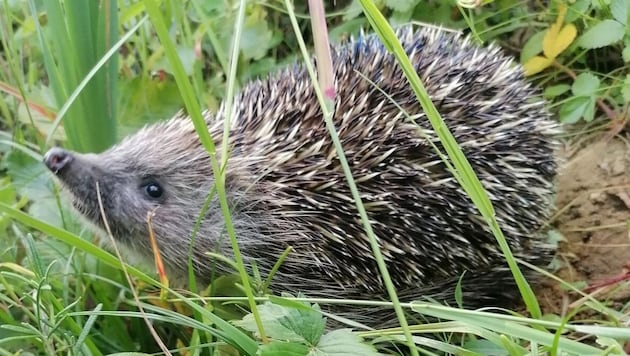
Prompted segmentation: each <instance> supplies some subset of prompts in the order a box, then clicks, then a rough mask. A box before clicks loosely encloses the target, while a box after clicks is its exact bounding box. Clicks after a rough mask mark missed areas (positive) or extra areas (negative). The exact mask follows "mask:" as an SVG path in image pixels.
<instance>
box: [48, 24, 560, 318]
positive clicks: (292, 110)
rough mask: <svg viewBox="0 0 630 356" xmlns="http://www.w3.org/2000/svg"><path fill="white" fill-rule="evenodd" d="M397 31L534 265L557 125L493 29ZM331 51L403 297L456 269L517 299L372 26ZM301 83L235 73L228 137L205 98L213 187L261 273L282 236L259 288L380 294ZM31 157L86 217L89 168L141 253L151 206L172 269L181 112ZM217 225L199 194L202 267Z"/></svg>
mask: <svg viewBox="0 0 630 356" xmlns="http://www.w3.org/2000/svg"><path fill="white" fill-rule="evenodd" d="M397 35H398V37H399V38H400V39H401V41H402V44H403V47H404V48H405V49H406V51H407V54H408V55H409V57H410V59H411V60H412V63H413V64H414V66H415V68H416V71H417V72H418V74H419V75H420V77H421V79H422V80H423V82H424V84H425V86H426V88H427V91H428V92H429V94H430V96H431V99H432V100H433V102H434V103H435V105H436V107H437V109H438V110H439V112H440V114H441V115H442V117H443V119H444V120H445V122H446V124H447V126H448V127H449V129H450V130H451V132H452V133H453V135H454V136H455V138H456V140H457V141H458V143H459V144H460V146H461V147H462V150H463V151H464V154H465V155H466V157H467V158H468V160H469V161H470V162H471V165H472V167H473V169H474V170H475V172H476V173H477V175H478V177H479V179H480V181H481V182H482V184H483V186H484V188H485V189H486V190H487V192H488V194H489V196H490V198H491V200H492V203H493V205H494V207H495V210H496V214H497V220H498V222H499V224H500V225H501V228H502V229H503V231H504V233H505V235H506V238H507V240H508V243H509V244H510V247H511V249H512V251H514V254H515V256H517V257H518V258H521V259H523V260H525V261H527V262H529V263H532V264H534V265H538V266H545V265H546V264H547V263H548V262H549V261H550V259H551V257H552V256H553V253H554V250H553V248H552V247H550V246H547V245H545V244H544V242H543V237H544V231H541V228H542V226H543V224H544V223H545V222H546V221H547V219H548V217H549V215H550V213H551V210H552V207H553V203H552V202H553V197H554V184H553V183H554V178H555V175H556V170H557V163H556V161H555V158H554V151H555V150H556V148H557V147H558V144H559V142H558V140H557V138H556V137H557V134H558V133H559V132H560V129H559V126H558V124H557V123H556V122H555V121H554V120H552V118H551V117H550V114H549V113H548V112H547V110H546V109H545V103H544V101H543V100H542V99H541V98H540V96H539V93H538V91H537V90H536V89H535V88H533V87H532V86H531V85H530V84H528V83H527V82H526V81H525V80H524V78H523V75H522V70H521V68H520V67H519V66H518V65H516V64H515V63H514V62H513V61H512V59H510V58H509V57H507V56H506V55H504V54H503V53H502V52H501V50H500V49H499V48H497V47H496V46H493V45H491V46H488V47H478V46H476V45H475V44H473V43H471V42H470V40H469V39H468V38H466V37H462V36H460V35H458V34H454V33H449V32H446V31H442V30H436V29H421V30H417V31H415V30H413V29H412V28H411V27H403V28H401V29H399V30H398V31H397ZM332 58H333V64H334V70H335V77H336V89H337V97H336V108H337V109H336V113H335V115H334V121H335V125H336V126H337V130H338V133H339V136H340V139H341V142H342V145H343V147H344V152H345V153H346V155H347V158H348V161H349V164H350V166H351V169H352V174H353V176H354V177H355V179H356V181H357V184H358V189H359V191H360V193H361V198H362V199H363V202H364V204H365V206H366V209H367V212H368V215H369V217H370V220H371V224H372V226H373V229H374V231H375V233H376V235H377V237H378V238H379V241H380V248H381V250H382V252H383V255H384V258H385V260H386V263H387V265H388V269H389V270H390V272H391V274H392V278H393V280H394V283H395V286H396V288H397V290H398V293H399V295H400V296H401V297H402V299H403V300H407V301H410V300H417V299H421V298H423V297H429V298H433V299H436V300H440V301H446V302H449V303H453V300H454V297H453V294H454V287H455V285H456V284H457V282H458V280H459V278H460V277H461V276H462V274H463V275H464V277H463V280H462V286H463V303H464V306H465V307H470V308H473V307H480V306H504V305H506V304H509V303H512V302H514V301H515V300H517V298H518V297H519V293H518V289H517V288H516V286H515V283H514V281H513V278H512V275H511V273H510V271H509V269H508V267H507V264H506V262H505V259H504V257H503V255H502V253H501V251H500V248H499V247H498V244H497V243H496V241H495V239H494V237H493V235H492V234H491V233H490V232H489V229H488V227H487V226H486V224H485V222H484V221H483V219H482V218H481V217H480V216H479V213H478V212H477V210H476V208H475V207H474V206H473V204H472V202H471V201H470V199H469V198H468V197H467V196H466V194H465V192H464V191H463V189H462V188H461V187H460V186H459V185H458V183H457V182H456V180H455V178H454V177H453V176H452V174H451V173H450V172H449V171H448V170H447V169H446V166H445V165H444V163H443V162H442V160H441V159H440V157H439V156H438V155H437V154H436V152H435V151H434V149H433V148H432V147H431V145H430V143H429V142H428V141H427V140H430V141H432V142H433V143H435V144H437V146H438V147H440V148H441V145H440V144H439V140H438V139H437V136H436V135H435V133H434V132H433V131H432V128H431V126H430V124H429V122H428V120H427V118H426V115H425V114H424V113H423V111H422V108H421V107H420V104H419V103H418V102H417V100H416V97H415V95H414V93H413V91H412V89H411V88H410V87H409V85H408V84H407V81H406V79H405V77H404V75H403V73H402V71H401V69H400V67H399V66H398V64H397V63H396V61H395V60H394V58H393V57H392V56H391V55H389V54H388V53H387V52H386V50H385V48H384V47H383V45H382V44H381V43H380V42H379V40H378V38H377V37H376V36H373V35H371V36H363V37H360V38H359V39H357V40H354V41H351V42H349V43H347V44H345V45H343V46H340V47H337V48H333V49H332ZM365 78H368V79H369V80H370V81H372V82H373V83H374V84H375V85H376V86H378V88H380V90H379V89H377V88H375V87H374V84H373V83H370V82H369V81H368V80H365ZM312 85H313V84H312V82H311V81H310V79H309V76H308V74H307V72H306V70H305V68H304V67H303V66H302V65H300V64H295V65H294V66H292V67H291V68H288V69H285V70H282V71H280V72H278V73H275V74H272V75H270V76H269V77H268V78H267V79H264V80H257V81H254V82H252V83H249V84H248V85H246V86H245V87H244V88H243V90H242V91H241V92H240V93H239V94H238V95H237V97H236V98H235V116H234V117H235V119H234V120H233V122H232V123H231V127H230V136H229V142H221V140H222V130H223V120H224V113H223V109H220V110H219V112H218V113H217V114H216V115H212V114H210V113H206V118H207V119H206V121H207V125H208V130H209V132H210V134H211V135H212V137H213V138H214V140H215V143H216V144H217V145H218V146H220V145H229V146H228V147H229V151H230V156H229V158H228V164H227V169H226V182H227V183H226V194H227V198H228V201H229V202H230V204H231V214H232V219H233V221H234V225H235V229H236V233H237V237H238V239H239V246H240V247H241V250H242V253H243V255H244V258H245V261H246V263H250V264H251V263H253V262H255V263H256V265H257V267H258V268H259V269H260V270H261V272H262V273H263V275H264V274H265V273H267V272H269V270H270V269H271V268H272V267H273V265H274V263H275V262H276V261H277V259H278V257H279V256H280V255H281V254H282V252H283V251H284V250H285V249H286V248H287V246H292V247H293V250H294V251H293V252H292V253H291V254H290V255H289V256H288V258H287V259H286V260H285V262H284V264H283V265H282V266H281V268H280V270H279V271H278V273H277V275H276V276H275V278H274V280H273V283H272V289H273V291H275V292H280V291H288V292H292V293H297V292H303V293H305V294H306V295H308V296H312V297H334V298H347V299H387V292H386V291H385V288H384V286H383V283H382V281H381V278H380V274H379V270H378V267H377V265H376V263H375V261H374V258H373V255H372V251H371V249H370V245H369V241H368V238H367V236H366V235H365V232H364V230H363V227H362V224H361V221H360V218H359V215H358V213H357V211H356V208H355V205H354V201H353V199H352V198H351V193H350V190H349V188H348V186H347V183H346V179H345V176H344V174H343V171H342V169H341V165H340V164H339V162H338V159H337V156H336V153H335V149H334V147H333V144H332V141H331V139H330V137H329V133H328V131H327V129H326V127H325V123H324V121H323V118H322V113H321V110H320V107H319V104H318V102H317V99H316V96H315V94H314V91H313V86H312ZM381 90H382V91H384V92H385V93H386V94H387V95H385V94H383V92H382V91H381ZM388 96H391V98H389V97H388ZM392 98H393V100H394V101H395V102H396V103H397V105H399V106H400V107H401V108H402V109H404V111H405V112H407V113H409V114H410V115H411V116H412V117H413V118H414V119H415V122H416V123H412V122H410V121H409V120H408V119H407V117H406V116H405V114H404V112H403V111H401V110H400V108H399V107H397V105H396V104H394V103H392V101H391V100H392ZM44 161H45V164H46V165H47V167H48V168H49V169H50V170H51V171H52V172H53V173H54V174H55V175H56V177H57V178H58V180H59V181H60V182H61V185H62V187H64V188H65V190H66V191H68V192H69V193H70V196H71V197H72V201H73V204H74V206H75V208H76V209H77V210H78V211H79V212H80V213H81V214H82V215H84V216H85V217H86V218H87V219H89V220H90V221H92V222H93V223H94V224H95V225H96V226H101V227H102V221H101V216H100V213H99V206H98V203H97V197H96V189H95V182H98V183H99V185H100V190H101V192H102V199H103V207H104V211H105V213H106V216H107V220H108V222H109V224H110V226H111V230H112V234H113V236H114V238H115V239H116V240H117V242H118V243H120V244H122V245H124V246H126V247H127V248H128V249H130V250H131V251H134V252H135V253H137V254H138V255H140V256H145V257H146V258H151V247H150V242H149V238H148V234H149V233H148V227H147V223H146V216H147V212H148V211H152V210H154V211H155V216H154V217H153V225H152V228H153V232H154V234H155V238H156V240H157V242H158V245H159V248H160V251H161V254H162V257H163V259H164V262H165V264H166V266H167V268H168V270H169V271H170V272H171V273H174V274H176V275H180V276H184V275H185V273H186V270H187V261H188V252H189V245H190V242H191V239H190V236H191V233H192V229H193V227H194V223H195V220H196V219H197V216H198V214H199V213H200V211H201V208H202V206H203V204H204V201H205V199H206V196H207V194H208V193H209V192H210V190H211V187H212V185H213V178H212V177H213V175H212V171H211V168H210V164H209V157H208V156H207V153H206V151H205V149H204V148H203V147H202V145H201V144H200V142H199V140H198V137H197V134H196V132H195V130H194V128H193V125H192V123H191V121H190V119H189V118H187V117H186V116H185V115H183V114H180V115H177V116H176V117H174V118H172V119H170V120H168V121H165V122H162V123H157V124H154V125H150V126H147V127H145V128H143V129H141V130H140V131H139V132H137V133H136V134H134V135H132V136H129V137H127V138H126V139H124V140H123V141H122V142H121V143H119V144H118V145H116V146H114V147H112V148H110V149H109V150H107V151H105V152H103V153H100V154H79V153H74V152H70V151H66V150H63V149H61V148H52V149H51V150H50V151H49V152H48V153H47V154H46V156H45V159H44ZM224 235H225V233H224V222H223V215H222V213H221V210H220V208H219V203H218V200H217V199H216V198H215V199H214V200H213V201H212V202H211V204H210V207H209V209H208V210H207V213H206V214H205V216H204V219H203V221H202V223H201V226H200V228H199V232H198V234H197V237H196V240H195V246H194V248H193V249H192V251H193V256H192V257H193V265H194V270H195V274H196V276H197V277H198V278H199V279H200V280H202V281H204V282H210V281H209V278H210V276H212V275H214V274H213V272H216V271H218V272H220V273H233V272H234V271H232V270H231V269H230V268H229V266H226V265H223V264H221V263H220V262H218V261H215V260H213V259H211V258H210V257H208V256H207V255H206V254H205V253H206V252H208V251H211V252H219V253H221V254H223V255H225V256H228V257H232V256H233V254H232V251H231V248H230V244H229V241H228V239H227V238H226V237H225V236H224ZM324 309H325V308H324ZM334 310H335V311H336V312H339V313H341V314H343V315H344V316H346V317H349V318H351V319H354V320H356V321H358V322H363V323H366V324H368V325H377V326H380V325H386V324H388V322H391V321H392V320H394V321H395V316H393V315H394V314H393V311H389V312H390V313H389V314H387V313H373V312H371V311H368V309H366V308H362V309H359V308H357V307H354V308H351V307H342V306H337V307H336V308H335V309H334Z"/></svg>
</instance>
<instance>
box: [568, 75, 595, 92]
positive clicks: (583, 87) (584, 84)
mask: <svg viewBox="0 0 630 356" xmlns="http://www.w3.org/2000/svg"><path fill="white" fill-rule="evenodd" d="M598 89H599V78H597V77H596V76H594V75H593V74H591V73H582V74H580V75H578V76H577V78H575V81H574V82H573V85H572V86H571V91H572V92H573V94H575V96H594V95H595V94H596V92H597V90H598Z"/></svg>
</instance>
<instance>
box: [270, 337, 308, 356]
mask: <svg viewBox="0 0 630 356" xmlns="http://www.w3.org/2000/svg"><path fill="white" fill-rule="evenodd" d="M309 350H310V347H309V346H308V345H305V344H300V343H295V342H282V341H272V342H270V343H268V344H267V345H262V346H261V347H260V355H261V356H305V355H308V354H309Z"/></svg>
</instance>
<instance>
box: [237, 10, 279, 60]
mask: <svg viewBox="0 0 630 356" xmlns="http://www.w3.org/2000/svg"><path fill="white" fill-rule="evenodd" d="M258 17H259V15H258V14H257V13H254V14H252V15H250V16H248V17H247V19H246V20H245V26H244V27H243V34H242V37H241V46H240V48H241V53H242V58H243V59H247V60H249V59H253V60H258V59H261V58H263V57H264V56H265V55H266V54H267V51H269V48H271V46H272V45H273V41H272V39H273V33H272V32H271V30H270V29H269V23H268V22H267V21H261V20H260V19H259V18H258Z"/></svg>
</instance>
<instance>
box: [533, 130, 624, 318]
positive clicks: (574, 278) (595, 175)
mask: <svg viewBox="0 0 630 356" xmlns="http://www.w3.org/2000/svg"><path fill="white" fill-rule="evenodd" d="M570 151H571V149H567V150H566V152H567V153H566V154H565V157H566V161H565V162H564V164H563V167H562V170H561V172H560V176H559V179H558V197H557V203H556V205H557V209H558V210H557V213H556V215H555V216H554V217H553V220H552V222H551V224H552V226H553V227H554V228H555V229H557V230H558V231H559V232H560V233H561V234H562V235H563V236H564V238H565V239H566V241H563V242H561V243H560V249H559V253H558V256H557V262H559V264H560V269H559V270H557V271H555V275H557V276H558V277H560V278H562V279H563V280H565V281H567V282H572V283H573V284H574V285H575V286H578V287H580V288H581V289H582V290H583V291H586V292H588V293H594V294H593V295H595V296H596V298H597V299H598V300H600V301H603V302H605V304H606V305H608V306H610V307H612V308H614V309H615V310H620V308H621V307H622V305H623V304H624V303H628V302H629V301H630V281H628V280H629V279H630V278H628V277H630V228H629V226H628V225H627V224H628V223H630V139H629V138H628V136H627V135H626V136H623V135H622V136H618V137H615V138H611V139H600V140H598V141H596V142H593V143H590V144H588V145H586V146H584V147H582V148H581V149H579V150H577V151H575V152H571V153H568V152H570ZM619 280H622V281H619ZM623 280H625V281H623ZM602 285H609V286H608V287H606V288H602V287H601V286H602ZM537 294H538V295H539V301H540V303H541V305H542V307H543V310H544V312H547V313H554V314H562V311H563V309H565V308H566V307H567V306H569V305H570V306H572V307H573V306H576V305H577V304H579V303H576V301H578V300H579V299H580V298H581V296H580V295H578V294H576V293H575V292H569V291H567V290H566V288H564V289H563V288H561V287H560V284H559V283H556V282H550V283H548V285H546V286H544V287H542V288H540V289H539V290H538V293H537ZM571 303H573V304H571ZM581 316H583V317H593V316H594V315H593V314H592V313H590V312H587V313H586V315H584V313H582V315H581Z"/></svg>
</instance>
